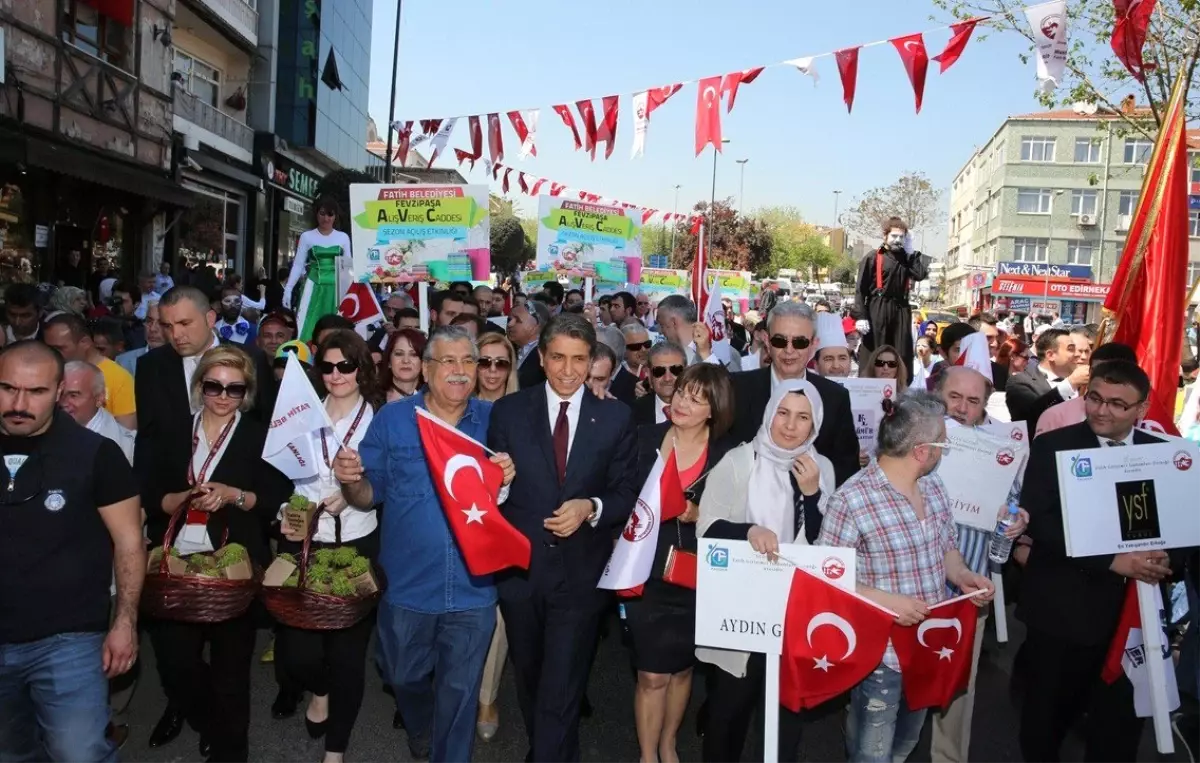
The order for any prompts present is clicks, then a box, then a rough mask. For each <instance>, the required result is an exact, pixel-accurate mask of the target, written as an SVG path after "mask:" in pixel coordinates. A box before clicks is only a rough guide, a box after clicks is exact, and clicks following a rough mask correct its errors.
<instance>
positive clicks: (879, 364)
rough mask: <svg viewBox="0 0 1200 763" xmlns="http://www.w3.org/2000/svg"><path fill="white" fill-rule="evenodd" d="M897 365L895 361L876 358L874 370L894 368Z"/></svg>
mask: <svg viewBox="0 0 1200 763" xmlns="http://www.w3.org/2000/svg"><path fill="white" fill-rule="evenodd" d="M898 365H899V362H897V361H895V360H884V359H883V358H877V359H876V360H875V367H876V368H895V367H896V366H898Z"/></svg>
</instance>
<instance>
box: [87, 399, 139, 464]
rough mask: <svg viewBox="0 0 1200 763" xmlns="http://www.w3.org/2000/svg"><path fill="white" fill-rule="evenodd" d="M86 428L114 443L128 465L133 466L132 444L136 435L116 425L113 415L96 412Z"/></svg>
mask: <svg viewBox="0 0 1200 763" xmlns="http://www.w3.org/2000/svg"><path fill="white" fill-rule="evenodd" d="M87 428H88V429H90V430H92V431H93V432H95V433H96V434H98V435H103V436H104V437H107V438H108V439H110V440H112V441H113V442H115V443H116V444H117V447H119V448H120V449H121V452H122V453H124V454H125V458H127V459H128V460H129V465H130V466H133V443H134V440H135V439H136V437H137V435H136V434H135V433H134V432H133V431H132V430H129V429H126V428H125V427H123V426H121V425H120V424H118V423H117V420H116V419H115V418H113V415H112V414H111V413H109V412H108V411H107V410H105V409H104V408H101V409H100V410H98V411H96V415H95V416H93V417H92V420H91V421H89V422H88V423H87Z"/></svg>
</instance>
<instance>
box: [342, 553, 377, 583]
mask: <svg viewBox="0 0 1200 763" xmlns="http://www.w3.org/2000/svg"><path fill="white" fill-rule="evenodd" d="M370 569H371V561H370V560H369V559H367V557H365V556H356V557H354V560H353V561H351V562H350V564H349V565H348V566H347V567H346V574H348V575H349V576H350V577H352V578H356V577H358V576H359V575H365V574H367V572H369V571H370Z"/></svg>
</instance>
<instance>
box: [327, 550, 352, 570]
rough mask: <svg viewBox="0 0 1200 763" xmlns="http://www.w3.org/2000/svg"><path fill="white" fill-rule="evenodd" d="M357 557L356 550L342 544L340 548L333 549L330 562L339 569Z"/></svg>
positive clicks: (348, 564) (347, 565)
mask: <svg viewBox="0 0 1200 763" xmlns="http://www.w3.org/2000/svg"><path fill="white" fill-rule="evenodd" d="M357 558H358V552H357V551H355V550H354V548H353V547H351V546H342V547H341V548H337V549H334V551H333V557H332V564H333V566H334V567H337V568H339V569H340V568H343V567H349V566H350V565H351V564H353V562H354V560H355V559H357Z"/></svg>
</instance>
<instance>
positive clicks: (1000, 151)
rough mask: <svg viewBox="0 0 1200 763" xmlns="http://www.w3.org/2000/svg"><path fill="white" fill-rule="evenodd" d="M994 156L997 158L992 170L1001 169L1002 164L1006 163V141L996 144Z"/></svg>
mask: <svg viewBox="0 0 1200 763" xmlns="http://www.w3.org/2000/svg"><path fill="white" fill-rule="evenodd" d="M992 157H993V158H994V159H995V160H996V161H995V163H994V164H993V165H992V172H995V171H996V170H998V169H1000V165H1002V164H1004V143H1003V142H1001V143H1000V144H999V145H998V146H996V150H995V151H994V152H993V153H992Z"/></svg>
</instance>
